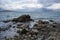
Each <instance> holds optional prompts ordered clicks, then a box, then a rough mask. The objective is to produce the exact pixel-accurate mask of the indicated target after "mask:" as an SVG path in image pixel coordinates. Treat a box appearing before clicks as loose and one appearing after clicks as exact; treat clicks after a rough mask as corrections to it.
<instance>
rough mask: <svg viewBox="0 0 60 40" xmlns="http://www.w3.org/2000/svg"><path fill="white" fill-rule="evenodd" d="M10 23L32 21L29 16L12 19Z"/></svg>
mask: <svg viewBox="0 0 60 40" xmlns="http://www.w3.org/2000/svg"><path fill="white" fill-rule="evenodd" d="M12 21H13V22H29V21H32V19H31V17H30V16H29V15H22V16H20V17H18V18H14V19H13V20H12Z"/></svg>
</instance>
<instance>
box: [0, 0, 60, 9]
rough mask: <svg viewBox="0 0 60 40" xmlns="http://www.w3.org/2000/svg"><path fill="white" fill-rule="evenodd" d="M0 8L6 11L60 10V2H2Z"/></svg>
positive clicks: (23, 0) (6, 0)
mask: <svg viewBox="0 0 60 40" xmlns="http://www.w3.org/2000/svg"><path fill="white" fill-rule="evenodd" d="M0 8H2V9H6V10H17V9H40V8H46V9H50V10H58V9H60V0H0Z"/></svg>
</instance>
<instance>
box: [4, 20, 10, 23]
mask: <svg viewBox="0 0 60 40" xmlns="http://www.w3.org/2000/svg"><path fill="white" fill-rule="evenodd" d="M10 21H11V20H6V21H3V22H4V23H8V22H10Z"/></svg>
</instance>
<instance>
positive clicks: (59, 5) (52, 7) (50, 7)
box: [46, 3, 60, 10]
mask: <svg viewBox="0 0 60 40" xmlns="http://www.w3.org/2000/svg"><path fill="white" fill-rule="evenodd" d="M46 8H47V9H52V10H57V9H60V3H55V4H52V5H51V6H49V7H46Z"/></svg>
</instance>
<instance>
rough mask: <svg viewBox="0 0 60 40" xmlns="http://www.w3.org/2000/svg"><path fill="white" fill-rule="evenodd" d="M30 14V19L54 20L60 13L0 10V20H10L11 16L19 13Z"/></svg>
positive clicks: (15, 16)
mask: <svg viewBox="0 0 60 40" xmlns="http://www.w3.org/2000/svg"><path fill="white" fill-rule="evenodd" d="M25 14H26V15H30V16H31V18H32V19H34V20H38V19H44V20H45V19H47V20H56V21H60V13H59V12H58V13H52V12H43V13H40V12H39V13H36V12H35V13H34V12H0V21H4V20H11V19H13V18H17V17H19V16H21V15H25Z"/></svg>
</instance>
